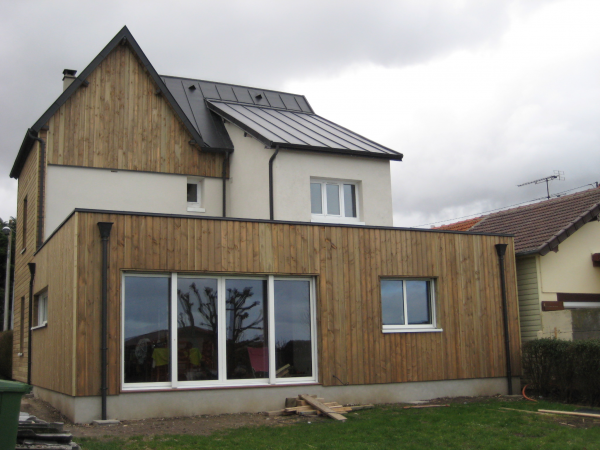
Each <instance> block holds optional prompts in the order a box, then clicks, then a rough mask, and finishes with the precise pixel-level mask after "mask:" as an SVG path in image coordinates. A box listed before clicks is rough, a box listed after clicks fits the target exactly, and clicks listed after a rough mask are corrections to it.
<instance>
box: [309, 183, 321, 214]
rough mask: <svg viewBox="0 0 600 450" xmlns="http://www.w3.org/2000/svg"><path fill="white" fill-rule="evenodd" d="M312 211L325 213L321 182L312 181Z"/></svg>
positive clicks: (313, 212)
mask: <svg viewBox="0 0 600 450" xmlns="http://www.w3.org/2000/svg"><path fill="white" fill-rule="evenodd" d="M310 212H311V213H312V214H323V198H322V197H321V183H310Z"/></svg>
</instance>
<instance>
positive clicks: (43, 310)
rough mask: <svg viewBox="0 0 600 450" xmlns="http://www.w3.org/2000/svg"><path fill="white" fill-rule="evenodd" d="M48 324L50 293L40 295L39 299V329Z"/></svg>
mask: <svg viewBox="0 0 600 450" xmlns="http://www.w3.org/2000/svg"><path fill="white" fill-rule="evenodd" d="M47 323H48V291H46V292H44V293H43V294H40V295H38V298H37V324H36V326H37V327H43V326H44V325H46V324H47Z"/></svg>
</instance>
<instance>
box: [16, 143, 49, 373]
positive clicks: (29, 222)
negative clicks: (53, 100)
mask: <svg viewBox="0 0 600 450" xmlns="http://www.w3.org/2000/svg"><path fill="white" fill-rule="evenodd" d="M42 136H43V134H42ZM39 146H40V145H39V143H37V142H36V143H35V145H34V146H33V149H32V150H31V152H30V154H29V157H28V158H27V161H26V162H25V165H24V166H23V170H22V171H21V175H20V176H19V186H18V193H17V236H16V239H15V242H16V244H15V245H16V248H15V249H14V252H15V286H14V292H15V300H16V301H15V304H14V308H15V310H14V330H15V331H14V334H13V336H14V337H13V378H14V379H15V380H18V381H27V358H28V354H27V348H28V342H29V337H28V333H27V329H28V323H29V280H30V276H29V267H28V266H27V264H28V263H29V262H32V260H33V254H34V253H35V250H36V248H35V244H36V234H37V233H36V226H37V219H36V218H37V211H38V178H39V174H38V172H39ZM25 199H27V201H25ZM25 206H26V207H27V211H25V210H24V208H25ZM25 217H27V219H26V220H23V219H24V218H25ZM25 227H26V229H24V228H25ZM21 298H24V299H25V301H23V302H21V301H20V300H18V299H21ZM21 329H23V332H21ZM19 353H22V354H23V356H19V355H18V354H19Z"/></svg>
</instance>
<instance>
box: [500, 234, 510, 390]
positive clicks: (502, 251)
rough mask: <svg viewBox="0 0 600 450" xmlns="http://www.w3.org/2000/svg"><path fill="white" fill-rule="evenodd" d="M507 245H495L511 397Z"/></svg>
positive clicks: (507, 376) (507, 375)
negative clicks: (506, 274) (506, 265)
mask: <svg viewBox="0 0 600 450" xmlns="http://www.w3.org/2000/svg"><path fill="white" fill-rule="evenodd" d="M506 247H507V244H496V252H497V253H498V262H499V263H500V287H501V288H502V316H503V317H504V346H505V349H506V378H507V381H508V395H512V370H511V367H510V338H509V335H508V311H507V309H508V307H507V306H506V279H505V276H504V254H505V253H506Z"/></svg>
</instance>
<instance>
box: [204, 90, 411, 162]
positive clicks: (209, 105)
mask: <svg viewBox="0 0 600 450" xmlns="http://www.w3.org/2000/svg"><path fill="white" fill-rule="evenodd" d="M204 102H205V104H206V106H207V108H208V109H209V110H210V111H212V112H214V113H215V114H217V115H219V116H221V117H223V118H224V119H225V120H227V121H229V122H231V123H233V124H234V125H236V126H237V127H239V128H241V129H242V130H244V131H245V132H246V133H248V134H250V135H251V136H253V137H255V138H256V139H257V140H259V141H260V142H262V143H263V144H265V145H266V146H267V147H269V148H274V147H275V146H279V147H280V148H287V149H291V150H303V151H313V152H321V153H334V154H341V155H351V156H360V157H366V158H376V159H385V160H388V161H389V160H392V161H402V158H403V157H404V155H403V154H402V153H398V152H395V151H393V150H391V149H390V151H392V152H394V153H372V152H366V151H361V150H348V149H336V148H331V147H317V146H313V145H297V144H289V143H287V142H274V141H271V140H270V139H268V138H267V137H265V136H263V135H261V134H260V133H258V132H257V131H256V130H254V129H252V128H251V127H249V126H247V125H246V124H245V123H244V122H241V121H240V120H238V119H236V118H235V117H233V116H232V115H231V114H228V113H227V112H225V111H223V110H221V109H220V108H218V107H216V106H215V105H213V104H212V103H211V102H210V101H209V100H205V101H204Z"/></svg>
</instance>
